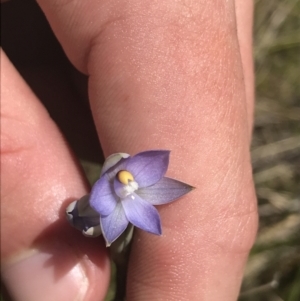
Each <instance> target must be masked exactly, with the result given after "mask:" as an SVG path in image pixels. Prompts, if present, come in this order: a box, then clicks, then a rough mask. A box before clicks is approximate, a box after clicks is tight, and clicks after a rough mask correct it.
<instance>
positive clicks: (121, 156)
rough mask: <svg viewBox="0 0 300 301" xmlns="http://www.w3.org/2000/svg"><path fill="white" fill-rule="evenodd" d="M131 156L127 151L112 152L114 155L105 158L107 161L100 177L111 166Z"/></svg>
mask: <svg viewBox="0 0 300 301" xmlns="http://www.w3.org/2000/svg"><path fill="white" fill-rule="evenodd" d="M129 157H130V155H128V154H126V153H116V154H112V155H110V156H108V157H107V158H106V159H105V162H104V164H103V166H102V170H101V175H100V177H101V176H102V175H103V174H104V173H105V172H107V171H108V170H109V169H110V168H111V167H113V166H114V165H116V164H117V163H118V162H119V161H120V160H122V159H126V158H129Z"/></svg>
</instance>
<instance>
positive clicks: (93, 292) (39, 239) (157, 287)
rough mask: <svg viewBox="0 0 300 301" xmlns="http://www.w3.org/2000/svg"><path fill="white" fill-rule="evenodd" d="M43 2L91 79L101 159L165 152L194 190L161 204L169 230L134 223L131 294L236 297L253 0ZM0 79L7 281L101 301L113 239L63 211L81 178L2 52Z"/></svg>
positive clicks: (244, 209) (28, 292)
mask: <svg viewBox="0 0 300 301" xmlns="http://www.w3.org/2000/svg"><path fill="white" fill-rule="evenodd" d="M38 3H39V5H40V6H41V8H42V10H43V11H44V13H45V15H46V17H47V19H48V21H49V23H50V25H51V27H52V29H53V31H54V33H55V35H56V36H57V38H58V40H59V41H60V43H61V45H62V47H63V49H64V51H65V53H66V54H67V56H68V58H69V59H70V61H71V62H72V64H74V66H75V67H76V68H78V69H79V70H80V71H81V72H83V73H85V74H87V75H88V76H89V99H90V106H91V110H92V113H93V117H94V122H95V125H96V128H97V132H98V136H99V139H100V142H101V145H102V148H103V151H104V154H105V156H108V155H110V154H112V153H115V152H120V151H121V152H125V153H130V154H135V153H137V152H139V151H142V150H147V149H169V150H171V161H170V168H169V170H168V172H167V176H170V177H174V178H176V179H178V180H182V181H184V182H187V183H189V184H191V185H193V186H195V187H196V189H195V190H194V191H193V192H192V193H190V194H189V195H187V196H185V197H184V198H183V199H181V200H180V201H178V202H174V203H172V204H169V205H166V206H160V207H159V208H158V210H159V212H160V215H161V220H162V226H163V235H162V236H161V237H157V236H154V235H150V234H147V233H144V232H141V231H136V232H135V237H134V241H133V247H132V252H131V258H130V264H129V272H128V286H127V291H128V300H139V301H140V300H203V301H207V300H224V301H227V300H228V301H229V300H236V298H237V295H238V292H239V287H240V283H241V279H242V274H243V268H244V265H245V262H246V260H247V256H248V252H249V250H250V248H251V246H252V244H253V241H254V239H255V233H256V227H257V212H256V198H255V192H254V187H253V182H252V173H251V164H250V155H249V142H250V135H251V129H252V113H253V67H252V53H251V27H252V16H251V13H250V12H251V11H252V3H251V1H241V0H237V1H236V2H234V1H232V0H229V1H202V0H201V1H194V0H191V1H177V2H175V1H171V0H167V1H150V0H149V1H148V0H146V1H145V0H143V1H141V0H134V1H130V2H128V1H123V0H119V1H105V0H103V1H93V0H86V1H75V0H39V1H38ZM1 86H2V87H1V127H2V129H1V166H2V177H1V186H2V190H1V206H2V210H1V223H2V227H1V240H2V241H1V242H2V243H1V258H2V259H1V260H2V279H3V281H4V283H5V284H6V286H7V287H8V289H9V291H10V293H11V294H12V295H13V296H14V298H15V300H17V301H19V300H20V301H23V300H31V301H35V300H58V301H60V300H75V298H78V299H76V300H84V301H92V300H95V301H96V300H102V299H103V298H104V296H105V293H106V290H107V286H108V283H109V275H110V271H109V258H108V253H107V251H106V249H105V245H104V242H103V240H101V239H94V240H93V239H87V238H84V237H83V236H82V235H81V234H80V233H79V232H76V230H74V229H72V228H71V227H68V226H67V222H66V221H65V219H64V208H65V207H66V206H67V205H68V204H69V203H70V202H71V201H73V200H75V199H78V198H80V197H81V196H82V195H84V194H86V193H87V192H88V191H89V187H88V185H87V184H86V180H85V179H84V177H83V175H82V172H81V170H80V168H78V164H77V162H76V159H75V158H74V156H73V154H72V152H71V150H70V148H69V147H68V146H67V143H66V141H65V140H64V138H63V136H62V135H61V133H60V131H59V129H58V128H57V126H56V125H55V124H54V122H53V120H52V119H51V118H50V116H49V115H48V113H47V111H46V110H45V109H44V107H43V106H42V105H41V103H40V102H39V100H38V99H37V97H36V96H35V95H34V94H33V92H32V91H31V90H30V88H29V87H28V86H27V84H26V83H25V81H24V80H23V79H22V78H21V76H20V75H19V73H18V71H17V70H16V69H15V68H14V66H13V65H12V64H11V63H10V61H9V59H8V58H7V57H6V56H5V54H4V53H3V52H2V53H1ZM62 91H63V89H62ZM64 93H65V91H64ZM42 297H43V298H42ZM41 298H42V299H41ZM45 298H49V299H45Z"/></svg>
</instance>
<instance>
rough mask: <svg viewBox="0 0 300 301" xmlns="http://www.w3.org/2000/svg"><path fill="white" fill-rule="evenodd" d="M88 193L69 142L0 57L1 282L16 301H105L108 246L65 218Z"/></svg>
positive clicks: (3, 58)
mask: <svg viewBox="0 0 300 301" xmlns="http://www.w3.org/2000/svg"><path fill="white" fill-rule="evenodd" d="M87 191H88V186H87V184H86V182H85V180H84V178H83V177H82V174H81V171H80V169H79V168H78V166H77V164H76V162H75V159H74V156H73V155H72V153H71V151H70V150H69V148H68V146H67V144H66V142H65V141H64V138H63V137H62V135H61V134H60V132H59V130H58V129H57V127H56V126H55V124H54V123H53V121H52V120H51V118H50V116H49V115H48V113H47V112H46V110H45V109H44V108H43V107H42V105H41V104H40V103H39V102H38V100H37V99H36V97H35V95H34V94H33V93H32V91H31V90H30V89H29V87H28V86H27V85H26V83H25V82H24V81H23V80H22V78H21V77H20V75H19V74H18V72H17V71H16V70H15V69H14V67H13V66H12V64H11V63H10V62H9V60H8V58H7V57H6V56H5V55H4V54H3V52H2V53H1V208H2V210H1V275H2V280H3V281H4V283H5V285H6V286H7V288H8V290H9V293H10V294H11V295H12V297H13V299H14V300H16V301H18V300H21V301H24V300H31V301H34V300H74V299H76V298H78V300H88V301H89V300H99V297H100V298H101V296H102V298H103V297H104V295H105V293H106V289H107V285H108V279H109V260H108V258H107V255H106V252H105V250H104V248H103V245H102V244H101V243H99V241H96V240H94V241H86V240H84V239H83V237H81V235H80V233H77V232H76V231H74V230H73V229H71V228H69V226H68V224H67V222H66V221H65V216H64V210H65V206H66V205H65V204H67V203H69V202H70V201H71V200H74V199H76V198H79V197H81V196H82V195H83V194H85V193H86V192H87ZM99 281H100V283H101V285H99Z"/></svg>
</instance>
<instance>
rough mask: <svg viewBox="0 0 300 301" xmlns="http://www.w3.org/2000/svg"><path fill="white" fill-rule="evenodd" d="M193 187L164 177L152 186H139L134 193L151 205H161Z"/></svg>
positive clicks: (175, 198)
mask: <svg viewBox="0 0 300 301" xmlns="http://www.w3.org/2000/svg"><path fill="white" fill-rule="evenodd" d="M193 188H194V187H192V186H190V185H188V184H185V183H183V182H180V181H177V180H174V179H171V178H167V177H164V178H162V179H161V180H160V181H159V182H157V183H156V184H154V185H152V186H149V187H145V188H140V189H139V190H137V191H136V194H138V195H139V196H140V197H141V198H142V199H144V200H146V201H147V202H149V203H151V204H152V205H163V204H167V203H170V202H173V201H175V200H177V199H178V198H180V197H181V196H183V195H185V194H187V193H188V192H190V191H191V190H192V189H193Z"/></svg>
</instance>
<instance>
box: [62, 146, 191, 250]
mask: <svg viewBox="0 0 300 301" xmlns="http://www.w3.org/2000/svg"><path fill="white" fill-rule="evenodd" d="M169 155H170V152H169V151H164V150H152V151H145V152H141V153H138V154H136V155H135V156H133V157H130V156H129V155H128V154H125V153H118V154H113V155H111V156H109V157H108V158H107V160H106V161H105V163H104V165H103V169H102V172H101V176H100V179H99V180H98V181H97V182H96V183H95V185H94V186H93V188H92V191H91V194H90V196H89V198H87V197H84V198H82V199H81V203H82V204H80V203H78V202H79V201H78V202H77V203H76V202H74V203H72V204H70V206H69V207H68V208H67V215H68V219H69V221H70V220H72V224H73V225H74V226H75V227H76V228H78V229H81V230H82V231H83V233H84V234H85V235H87V236H95V235H96V234H95V233H100V229H101V232H102V234H103V236H104V238H105V240H106V244H107V246H110V244H111V243H112V242H114V241H115V240H116V239H117V238H118V237H119V236H120V235H121V234H122V233H123V232H124V231H125V229H126V228H127V226H128V224H129V223H131V224H132V225H134V226H136V227H138V228H140V229H142V230H144V231H147V232H149V233H153V234H156V235H161V233H162V230H161V222H160V217H159V214H158V211H157V209H156V208H155V207H154V206H153V205H163V204H167V203H170V202H172V201H174V200H176V199H178V198H179V197H181V196H183V195H185V194H186V193H188V192H190V191H191V190H192V189H193V187H192V186H190V185H187V184H185V183H183V182H180V181H177V180H174V179H171V178H168V177H164V175H165V173H166V171H167V169H168V165H169ZM87 200H88V201H87ZM87 202H89V204H87ZM83 204H84V205H83ZM82 208H84V210H83V209H82ZM97 214H98V218H99V216H100V227H99V226H98V224H97V222H96V219H97V217H96V216H97ZM99 228H100V229H99Z"/></svg>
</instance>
